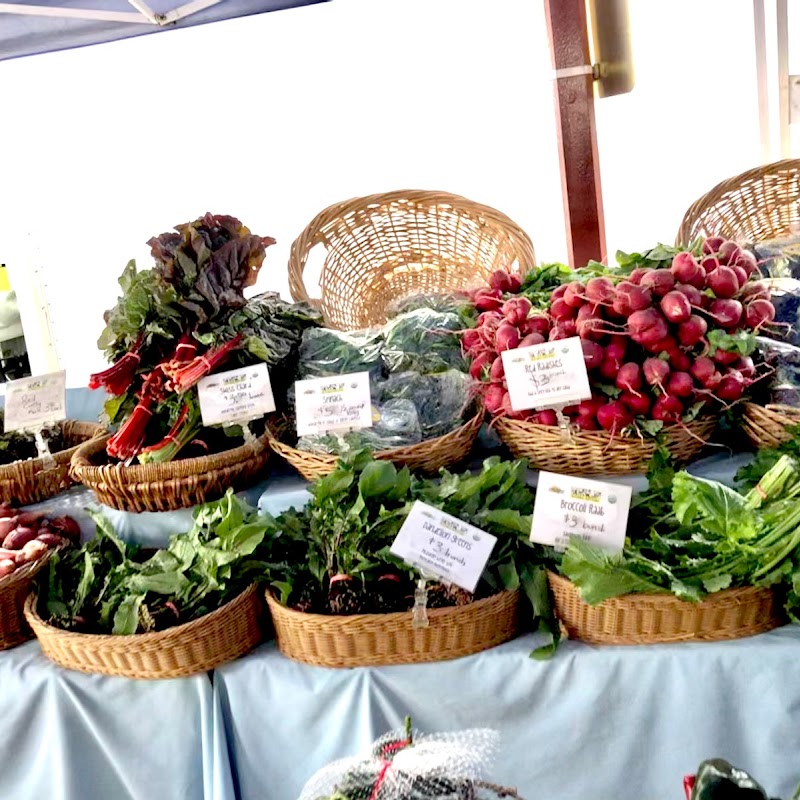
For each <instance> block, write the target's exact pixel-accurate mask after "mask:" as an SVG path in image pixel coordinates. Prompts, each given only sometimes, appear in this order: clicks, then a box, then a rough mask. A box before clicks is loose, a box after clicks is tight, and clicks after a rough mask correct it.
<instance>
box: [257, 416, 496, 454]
mask: <svg viewBox="0 0 800 800" xmlns="http://www.w3.org/2000/svg"><path fill="white" fill-rule="evenodd" d="M483 417H484V411H483V408H482V407H478V408H477V409H476V411H475V413H474V414H471V415H470V417H469V418H468V419H466V420H464V422H462V424H461V425H459V426H458V427H457V428H453V430H451V431H447V433H443V434H441V435H439V436H434V437H432V438H430V439H424V440H423V441H421V442H417V443H416V444H406V445H401V446H399V447H390V448H388V449H387V450H375V451H373V454H372V455H373V458H380V459H384V460H386V461H391V460H392V459H393V457H395V456H400V455H404V456H405V455H407V454H409V453H413V454H416V453H423V452H425V450H428V449H432V448H434V447H436V446H437V445H440V444H441V443H442V441H443V440H445V439H448V438H450V437H453V436H455V435H457V434H459V433H462V432H464V431H466V430H467V429H468V428H470V427H472V426H477V427H478V428H480V425H481V424H482V423H483ZM283 431H284V426H283V424H282V421H280V420H279V421H276V422H273V423H272V424H270V423H267V430H266V434H265V435H266V436H267V438H268V441H269V443H270V446H271V447H272V449H273V450H275V452H276V453H278V454H279V455H285V454H286V453H289V454H291V455H292V456H294V457H295V458H304V457H311V458H315V459H318V460H319V461H320V462H323V463H325V462H329V463H330V464H331V466H335V465H336V462H337V461H339V458H340V456H338V455H336V454H334V453H311V452H309V451H307V450H300V449H299V448H297V447H294V446H293V445H291V444H289V443H288V442H287V441H285V438H284V434H283Z"/></svg>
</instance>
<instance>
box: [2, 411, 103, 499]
mask: <svg viewBox="0 0 800 800" xmlns="http://www.w3.org/2000/svg"><path fill="white" fill-rule="evenodd" d="M61 430H62V433H63V435H64V438H65V439H66V441H67V443H68V444H69V445H70V447H69V448H68V449H67V450H62V451H61V452H59V453H53V462H54V463H52V462H51V463H49V464H48V460H46V459H44V458H29V459H27V460H26V461H14V462H13V463H11V464H4V465H3V466H0V501H3V502H12V501H13V502H16V503H19V504H20V505H32V504H33V503H38V502H41V501H42V500H47V499H48V498H49V497H53V496H55V495H57V494H59V492H63V491H64V490H65V489H68V488H69V487H70V486H71V485H72V483H73V481H72V479H71V477H70V474H69V465H70V460H71V459H72V456H73V455H74V454H75V452H76V451H77V449H78V447H79V446H80V445H81V444H83V443H84V442H86V441H87V440H90V439H93V438H96V437H98V436H100V435H101V434H103V433H104V432H105V428H103V426H102V425H98V424H97V423H96V422H78V421H76V420H66V421H65V422H62V423H61Z"/></svg>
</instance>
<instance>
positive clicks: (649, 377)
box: [642, 358, 670, 386]
mask: <svg viewBox="0 0 800 800" xmlns="http://www.w3.org/2000/svg"><path fill="white" fill-rule="evenodd" d="M642 371H643V372H644V379H645V381H646V382H647V383H649V384H650V386H663V385H664V383H665V381H666V380H667V377H668V376H669V373H670V369H669V364H668V363H667V362H666V361H664V360H663V359H662V358H646V359H645V360H644V363H643V364H642Z"/></svg>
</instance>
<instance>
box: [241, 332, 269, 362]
mask: <svg viewBox="0 0 800 800" xmlns="http://www.w3.org/2000/svg"><path fill="white" fill-rule="evenodd" d="M244 349H245V350H247V352H248V353H250V354H251V355H253V356H255V357H256V358H257V359H259V360H261V361H266V362H270V361H272V353H270V351H269V348H268V347H267V345H266V343H265V342H264V340H263V339H259V338H258V336H248V337H247V338H246V339H245V340H244Z"/></svg>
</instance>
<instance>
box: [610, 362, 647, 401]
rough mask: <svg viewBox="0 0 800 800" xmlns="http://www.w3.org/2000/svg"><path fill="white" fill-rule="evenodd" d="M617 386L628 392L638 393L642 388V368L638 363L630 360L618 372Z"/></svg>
mask: <svg viewBox="0 0 800 800" xmlns="http://www.w3.org/2000/svg"><path fill="white" fill-rule="evenodd" d="M616 386H617V388H618V389H622V390H623V391H626V392H633V393H636V392H638V391H639V390H640V389H641V388H642V370H641V368H640V367H639V365H638V364H635V363H634V362H633V361H628V362H627V363H626V364H623V365H622V366H621V367H620V368H619V372H617V379H616Z"/></svg>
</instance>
